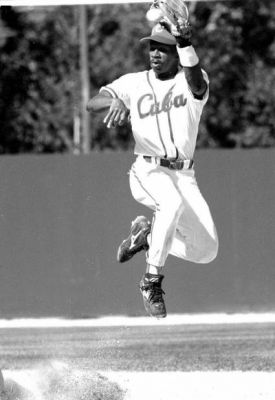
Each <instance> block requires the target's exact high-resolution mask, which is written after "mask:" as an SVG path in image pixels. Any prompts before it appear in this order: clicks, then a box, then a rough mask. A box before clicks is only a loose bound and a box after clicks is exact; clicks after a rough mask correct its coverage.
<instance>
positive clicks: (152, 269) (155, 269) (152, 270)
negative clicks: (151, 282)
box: [146, 264, 163, 275]
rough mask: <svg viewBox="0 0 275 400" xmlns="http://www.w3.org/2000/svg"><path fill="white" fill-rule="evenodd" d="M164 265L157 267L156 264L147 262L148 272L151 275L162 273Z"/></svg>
mask: <svg viewBox="0 0 275 400" xmlns="http://www.w3.org/2000/svg"><path fill="white" fill-rule="evenodd" d="M162 269H163V267H157V266H155V265H151V264H147V267H146V273H148V274H151V275H161V274H162Z"/></svg>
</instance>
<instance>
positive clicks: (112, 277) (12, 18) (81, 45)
mask: <svg viewBox="0 0 275 400" xmlns="http://www.w3.org/2000/svg"><path fill="white" fill-rule="evenodd" d="M188 6H189V11H190V22H191V24H192V26H193V43H194V46H195V47H196V49H197V52H198V54H199V56H200V59H201V64H202V67H203V68H204V69H205V70H206V71H207V73H208V74H209V78H210V82H211V86H210V98H209V101H208V103H207V106H206V107H205V110H204V113H203V117H202V121H201V125H200V131H199V137H198V152H197V156H196V164H197V167H196V171H197V176H198V180H199V184H200V187H201V189H202V192H203V194H204V195H205V197H206V199H207V201H208V202H209V205H210V208H211V209H212V212H213V215H214V219H215V220H216V223H217V227H218V231H219V236H220V243H221V244H220V253H219V256H218V258H217V260H215V261H214V262H213V263H211V265H208V266H203V267H202V266H195V265H194V264H189V263H182V261H180V260H177V259H175V258H171V259H170V258H169V263H168V264H169V265H168V267H167V269H168V268H169V273H168V272H167V274H166V285H167V286H166V291H167V293H168V295H167V302H168V310H169V312H176V313H181V312H182V313H185V312H213V311H223V312H224V311H226V312H237V311H245V312H249V311H267V310H268V311H270V310H274V309H275V291H274V284H275V269H274V259H275V249H274V248H275V246H274V237H275V227H274V213H275V206H274V204H275V201H274V198H275V189H274V187H275V185H274V183H275V161H274V160H275V150H274V147H275V68H274V62H275V39H274V38H275V35H274V33H275V4H274V2H272V1H270V0H247V1H245V2H243V1H237V0H236V1H211V2H207V1H201V2H200V1H195V2H189V3H188ZM148 7H149V3H144V4H135V3H133V4H119V5H114V4H113V5H74V6H65V5H63V6H24V7H23V6H21V7H12V6H11V7H10V6H2V7H0V65H1V67H0V121H1V123H0V154H1V155H2V157H1V160H0V317H14V316H56V315H58V316H59V315H65V316H69V317H78V316H82V317H83V316H87V317H89V316H97V315H102V314H131V315H139V314H143V305H142V304H141V300H140V298H139V293H138V290H137V285H138V282H139V279H140V277H141V274H142V273H143V270H144V258H143V256H142V255H138V256H137V257H136V258H135V259H134V261H132V262H131V264H130V265H129V264H127V265H117V263H116V260H115V258H116V248H117V245H118V244H119V242H120V241H121V238H123V237H124V236H125V234H126V233H127V232H128V230H129V226H130V221H131V220H132V219H134V218H135V216H136V214H145V215H146V213H147V210H144V209H143V208H141V207H140V206H139V205H138V204H137V203H135V202H134V200H133V199H132V197H131V194H130V191H129V187H128V178H127V171H128V169H129V168H130V165H131V162H132V161H133V159H134V158H133V154H132V150H133V138H132V135H131V129H130V126H124V127H120V128H117V129H111V130H107V129H106V128H105V126H104V125H103V124H102V116H99V117H94V116H92V117H91V116H89V115H88V113H87V112H86V104H87V101H88V99H89V97H91V96H93V95H95V94H96V93H97V91H98V89H99V88H100V87H101V86H102V85H104V84H106V83H108V82H110V81H112V80H113V79H115V78H117V77H119V76H121V75H122V74H124V73H128V72H134V71H141V70H143V69H147V68H148V58H147V48H146V46H142V45H141V44H140V43H139V39H140V38H141V37H143V36H144V35H147V34H148V33H149V32H150V30H151V27H150V26H149V24H148V23H147V21H146V19H145V13H146V11H147V10H148ZM42 155H43V156H42ZM148 216H149V217H150V214H149V215H148Z"/></svg>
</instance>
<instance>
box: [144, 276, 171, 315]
mask: <svg viewBox="0 0 275 400" xmlns="http://www.w3.org/2000/svg"><path fill="white" fill-rule="evenodd" d="M163 278H164V276H163V275H152V274H148V273H147V274H145V275H143V277H142V279H141V281H140V284H139V289H140V292H141V294H142V298H143V303H144V307H145V310H146V311H147V313H148V314H149V315H150V316H151V317H156V318H165V317H166V315H167V313H166V307H165V303H164V300H163V297H162V295H163V294H165V293H164V291H163V290H162V288H161V282H162V280H163Z"/></svg>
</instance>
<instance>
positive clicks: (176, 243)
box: [129, 156, 218, 267]
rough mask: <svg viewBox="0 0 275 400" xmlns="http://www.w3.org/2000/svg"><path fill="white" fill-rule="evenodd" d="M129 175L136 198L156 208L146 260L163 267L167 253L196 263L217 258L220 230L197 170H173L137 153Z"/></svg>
mask: <svg viewBox="0 0 275 400" xmlns="http://www.w3.org/2000/svg"><path fill="white" fill-rule="evenodd" d="M129 175H130V188H131V191H132V195H133V197H134V198H135V199H136V200H137V201H138V202H140V203H142V204H143V205H145V206H147V207H149V208H151V209H153V210H154V217H153V220H152V229H151V234H150V236H149V250H148V252H147V260H146V261H147V263H148V264H151V265H154V266H156V267H163V266H164V265H165V261H166V258H167V256H168V254H172V255H174V256H176V257H179V258H182V259H184V260H188V261H192V262H195V263H208V262H211V261H212V260H214V258H215V257H216V255H217V252H218V237H217V232H216V228H215V225H214V222H213V219H212V216H211V213H210V210H209V207H208V205H207V203H206V201H205V199H204V198H203V196H202V194H201V192H200V190H199V188H198V184H197V181H196V178H195V171H194V170H193V169H190V170H185V169H183V170H179V171H178V170H177V171H176V170H170V169H168V168H166V167H161V166H159V165H157V164H156V163H154V162H153V163H150V162H148V161H146V160H145V159H144V158H143V157H142V156H138V157H137V159H136V161H135V162H134V164H133V165H132V168H131V170H130V173H129Z"/></svg>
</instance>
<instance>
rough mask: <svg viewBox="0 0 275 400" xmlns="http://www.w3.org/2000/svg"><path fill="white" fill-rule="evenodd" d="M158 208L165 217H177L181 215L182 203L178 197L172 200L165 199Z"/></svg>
mask: <svg viewBox="0 0 275 400" xmlns="http://www.w3.org/2000/svg"><path fill="white" fill-rule="evenodd" d="M160 208H161V210H162V211H163V212H165V214H166V215H167V216H170V217H173V218H174V217H178V216H179V215H180V214H181V213H182V209H183V202H182V198H181V197H180V196H178V197H174V198H173V199H165V201H164V202H162V203H161V204H160Z"/></svg>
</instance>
